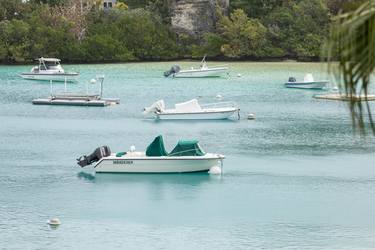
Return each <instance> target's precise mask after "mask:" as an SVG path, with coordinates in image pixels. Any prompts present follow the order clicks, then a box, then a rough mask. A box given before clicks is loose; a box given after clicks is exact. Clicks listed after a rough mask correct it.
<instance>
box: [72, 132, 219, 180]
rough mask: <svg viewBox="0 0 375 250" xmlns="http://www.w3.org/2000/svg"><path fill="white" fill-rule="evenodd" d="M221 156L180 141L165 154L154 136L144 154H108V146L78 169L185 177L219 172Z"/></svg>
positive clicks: (81, 162)
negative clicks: (192, 173) (200, 173)
mask: <svg viewBox="0 0 375 250" xmlns="http://www.w3.org/2000/svg"><path fill="white" fill-rule="evenodd" d="M224 158H225V156H224V155H221V154H213V153H206V152H204V151H203V149H202V148H201V147H200V145H199V142H198V141H197V140H180V141H179V142H178V143H177V145H176V146H175V147H174V149H173V150H172V151H171V152H170V153H168V152H167V150H166V149H165V146H164V140H163V137H162V136H161V135H159V136H157V137H156V138H155V139H154V140H153V141H152V143H151V144H150V145H149V146H148V147H147V149H146V151H145V152H137V151H135V148H134V146H132V147H131V149H130V150H129V151H126V152H118V153H111V150H110V149H109V147H107V146H102V147H99V148H97V149H96V150H95V151H94V152H93V153H92V154H91V155H88V156H86V155H84V156H81V157H80V158H78V159H77V163H78V165H80V166H81V167H85V166H87V165H91V164H94V163H95V165H94V169H95V172H96V173H187V172H203V171H206V172H207V171H209V170H210V169H212V168H220V170H221V168H222V164H223V159H224Z"/></svg>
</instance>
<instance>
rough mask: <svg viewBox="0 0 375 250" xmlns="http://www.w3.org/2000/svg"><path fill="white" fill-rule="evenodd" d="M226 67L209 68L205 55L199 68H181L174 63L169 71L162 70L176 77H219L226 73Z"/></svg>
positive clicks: (166, 75) (167, 74)
mask: <svg viewBox="0 0 375 250" xmlns="http://www.w3.org/2000/svg"><path fill="white" fill-rule="evenodd" d="M227 72H228V67H215V68H209V67H208V65H207V62H206V56H205V57H204V58H203V60H202V62H201V65H200V67H199V68H196V69H195V68H191V69H187V70H181V68H180V66H178V65H174V66H172V68H171V69H170V70H169V71H166V72H164V76H165V77H168V76H172V77H178V78H194V77H197V78H201V77H221V76H224V75H226V74H227Z"/></svg>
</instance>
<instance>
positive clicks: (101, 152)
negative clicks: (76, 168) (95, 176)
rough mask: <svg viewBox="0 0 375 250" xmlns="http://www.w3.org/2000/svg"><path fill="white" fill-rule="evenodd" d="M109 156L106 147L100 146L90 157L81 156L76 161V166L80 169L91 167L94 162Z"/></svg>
mask: <svg viewBox="0 0 375 250" xmlns="http://www.w3.org/2000/svg"><path fill="white" fill-rule="evenodd" d="M109 155H111V149H110V148H109V147H108V146H101V147H99V148H97V149H95V151H94V152H93V153H92V154H91V155H88V156H86V155H83V156H81V157H79V158H78V159H77V164H78V165H80V166H81V167H82V168H83V167H85V166H87V165H91V164H93V163H94V162H97V161H99V160H100V159H101V158H103V157H106V156H109Z"/></svg>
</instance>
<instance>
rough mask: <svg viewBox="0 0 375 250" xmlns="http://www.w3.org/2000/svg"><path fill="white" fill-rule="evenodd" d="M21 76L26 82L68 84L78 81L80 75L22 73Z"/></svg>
mask: <svg viewBox="0 0 375 250" xmlns="http://www.w3.org/2000/svg"><path fill="white" fill-rule="evenodd" d="M20 76H21V77H22V78H23V79H26V80H38V81H51V80H52V81H55V82H56V81H57V82H64V81H65V79H66V81H67V82H73V81H76V79H77V77H78V73H63V74H38V73H22V74H20Z"/></svg>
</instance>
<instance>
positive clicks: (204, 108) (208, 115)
mask: <svg viewBox="0 0 375 250" xmlns="http://www.w3.org/2000/svg"><path fill="white" fill-rule="evenodd" d="M239 111H240V109H239V108H238V106H237V104H236V103H234V102H217V103H208V104H202V105H201V104H199V102H198V100H197V99H192V100H190V101H187V102H183V103H176V104H175V108H174V109H166V108H165V104H164V101H163V100H159V101H157V102H155V103H153V104H152V105H151V106H150V107H147V108H144V111H143V113H144V114H154V115H155V118H157V119H160V120H222V119H228V118H230V117H231V116H232V115H233V114H234V113H236V112H237V114H238V117H239Z"/></svg>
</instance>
